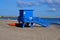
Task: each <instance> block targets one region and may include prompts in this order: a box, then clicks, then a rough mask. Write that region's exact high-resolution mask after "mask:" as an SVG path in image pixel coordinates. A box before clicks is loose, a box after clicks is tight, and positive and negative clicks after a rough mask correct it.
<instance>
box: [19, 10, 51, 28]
mask: <svg viewBox="0 0 60 40" xmlns="http://www.w3.org/2000/svg"><path fill="white" fill-rule="evenodd" d="M33 11H34V10H19V16H18V23H19V24H22V28H24V27H25V25H28V26H30V27H31V28H32V27H33V23H36V24H39V25H41V26H44V27H48V25H49V24H50V23H49V22H48V21H46V20H43V19H41V18H39V17H34V16H33Z"/></svg>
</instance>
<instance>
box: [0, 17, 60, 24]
mask: <svg viewBox="0 0 60 40" xmlns="http://www.w3.org/2000/svg"><path fill="white" fill-rule="evenodd" d="M17 19H18V18H0V20H17ZM41 19H43V20H46V21H48V22H50V23H58V24H60V18H41Z"/></svg>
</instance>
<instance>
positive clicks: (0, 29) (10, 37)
mask: <svg viewBox="0 0 60 40" xmlns="http://www.w3.org/2000/svg"><path fill="white" fill-rule="evenodd" d="M10 22H15V23H17V21H14V20H13V21H12V20H0V40H60V25H55V24H51V25H50V28H48V29H46V28H44V27H34V28H27V27H25V28H19V27H12V26H9V25H8V24H9V23H10Z"/></svg>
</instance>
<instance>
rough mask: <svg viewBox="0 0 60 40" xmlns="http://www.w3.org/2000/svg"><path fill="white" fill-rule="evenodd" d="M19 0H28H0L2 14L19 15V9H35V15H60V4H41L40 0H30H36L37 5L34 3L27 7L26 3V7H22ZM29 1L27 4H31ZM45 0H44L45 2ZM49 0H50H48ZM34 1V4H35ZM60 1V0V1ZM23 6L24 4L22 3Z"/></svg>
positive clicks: (21, 0)
mask: <svg viewBox="0 0 60 40" xmlns="http://www.w3.org/2000/svg"><path fill="white" fill-rule="evenodd" d="M17 1H18V2H25V1H26V0H0V16H18V15H19V9H33V10H34V16H43V17H45V16H46V17H47V16H49V17H60V11H59V10H60V6H58V7H57V6H51V5H48V4H42V5H41V4H39V3H40V2H39V1H40V0H33V1H32V0H29V1H30V2H31V1H32V2H34V3H35V2H36V3H35V4H36V5H34V6H33V5H32V7H26V4H25V6H24V7H21V5H20V4H18V3H17ZM29 1H28V0H27V1H26V2H28V4H27V5H29V4H31V3H29ZM44 1H45V0H42V2H44ZM47 1H48V0H47ZM50 2H51V0H50ZM34 3H33V4H34ZM59 3H60V1H59ZM37 4H39V5H37ZM22 6H23V5H22Z"/></svg>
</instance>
